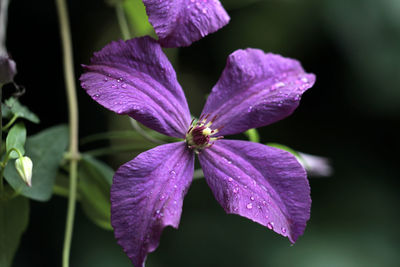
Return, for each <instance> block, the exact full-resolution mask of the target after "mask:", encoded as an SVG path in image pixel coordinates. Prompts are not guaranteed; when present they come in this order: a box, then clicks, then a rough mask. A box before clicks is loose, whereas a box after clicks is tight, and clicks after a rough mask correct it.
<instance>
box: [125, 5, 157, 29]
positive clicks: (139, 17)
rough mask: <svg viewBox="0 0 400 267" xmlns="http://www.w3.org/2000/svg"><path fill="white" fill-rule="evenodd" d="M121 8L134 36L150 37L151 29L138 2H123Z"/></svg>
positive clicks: (142, 6)
mask: <svg viewBox="0 0 400 267" xmlns="http://www.w3.org/2000/svg"><path fill="white" fill-rule="evenodd" d="M122 7H123V8H124V11H125V13H126V15H127V18H128V21H129V23H130V25H131V27H132V28H133V31H134V35H135V36H142V35H150V34H151V33H153V32H154V31H153V27H152V26H151V24H150V23H149V19H148V17H147V14H146V9H145V7H144V5H143V2H142V1H140V0H129V1H124V3H123V5H122Z"/></svg>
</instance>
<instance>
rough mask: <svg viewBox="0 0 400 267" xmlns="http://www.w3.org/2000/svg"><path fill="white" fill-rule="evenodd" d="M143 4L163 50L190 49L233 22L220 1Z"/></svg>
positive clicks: (147, 0)
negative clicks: (230, 21)
mask: <svg viewBox="0 0 400 267" xmlns="http://www.w3.org/2000/svg"><path fill="white" fill-rule="evenodd" d="M143 3H144V5H145V6H146V13H147V15H148V17H149V21H150V23H151V24H152V25H153V27H154V30H155V32H156V34H157V35H158V37H159V42H160V44H161V45H162V46H163V47H180V46H189V45H190V44H191V43H193V42H194V41H197V40H199V39H201V38H202V37H204V36H206V35H208V34H209V33H213V32H216V31H217V30H219V29H220V28H222V27H223V26H225V25H226V24H228V22H229V20H230V18H229V16H228V14H227V13H226V11H225V9H224V8H223V7H222V5H221V3H220V2H219V1H218V0H179V1H178V0H168V1H161V0H143Z"/></svg>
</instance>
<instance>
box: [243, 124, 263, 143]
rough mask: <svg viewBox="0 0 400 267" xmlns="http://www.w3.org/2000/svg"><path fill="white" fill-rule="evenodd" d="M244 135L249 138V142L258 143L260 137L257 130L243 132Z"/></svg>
mask: <svg viewBox="0 0 400 267" xmlns="http://www.w3.org/2000/svg"><path fill="white" fill-rule="evenodd" d="M244 134H245V135H246V136H247V138H249V140H250V141H251V142H254V143H259V142H260V135H259V134H258V131H257V129H254V128H253V129H249V130H247V131H245V132H244Z"/></svg>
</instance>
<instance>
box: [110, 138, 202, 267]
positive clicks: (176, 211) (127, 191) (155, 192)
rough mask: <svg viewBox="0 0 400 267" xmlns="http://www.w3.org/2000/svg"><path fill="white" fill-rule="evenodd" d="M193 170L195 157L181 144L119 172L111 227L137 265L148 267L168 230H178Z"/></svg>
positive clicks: (155, 152)
mask: <svg viewBox="0 0 400 267" xmlns="http://www.w3.org/2000/svg"><path fill="white" fill-rule="evenodd" d="M193 170H194V155H193V153H192V152H191V151H189V150H188V149H187V148H186V146H185V145H184V143H183V142H180V143H172V144H166V145H162V146H158V147H156V148H153V149H151V150H148V151H146V152H143V153H141V154H140V155H139V156H137V157H136V158H135V159H133V160H132V161H129V162H127V163H125V164H124V165H122V166H121V167H120V168H119V169H118V171H117V172H116V173H115V175H114V180H113V185H112V187H111V224H112V226H113V228H114V233H115V237H116V239H117V240H118V244H120V245H121V246H122V248H123V249H124V251H125V253H126V254H127V255H128V257H129V258H130V259H131V261H132V263H133V264H134V266H137V267H139V266H144V261H145V259H146V256H147V253H149V252H152V251H154V250H155V249H156V248H157V246H158V243H159V240H160V236H161V233H162V230H163V228H164V227H166V226H168V225H170V226H172V227H174V228H177V227H178V225H179V220H180V216H181V212H182V204H183V197H184V196H185V194H186V192H187V190H188V188H189V186H190V183H191V181H192V178H193Z"/></svg>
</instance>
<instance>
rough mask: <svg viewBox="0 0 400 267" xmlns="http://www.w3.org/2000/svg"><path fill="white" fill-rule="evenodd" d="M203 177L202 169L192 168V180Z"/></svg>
mask: <svg viewBox="0 0 400 267" xmlns="http://www.w3.org/2000/svg"><path fill="white" fill-rule="evenodd" d="M203 177H204V173H203V170H202V169H197V170H194V173H193V180H197V179H200V178H203Z"/></svg>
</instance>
